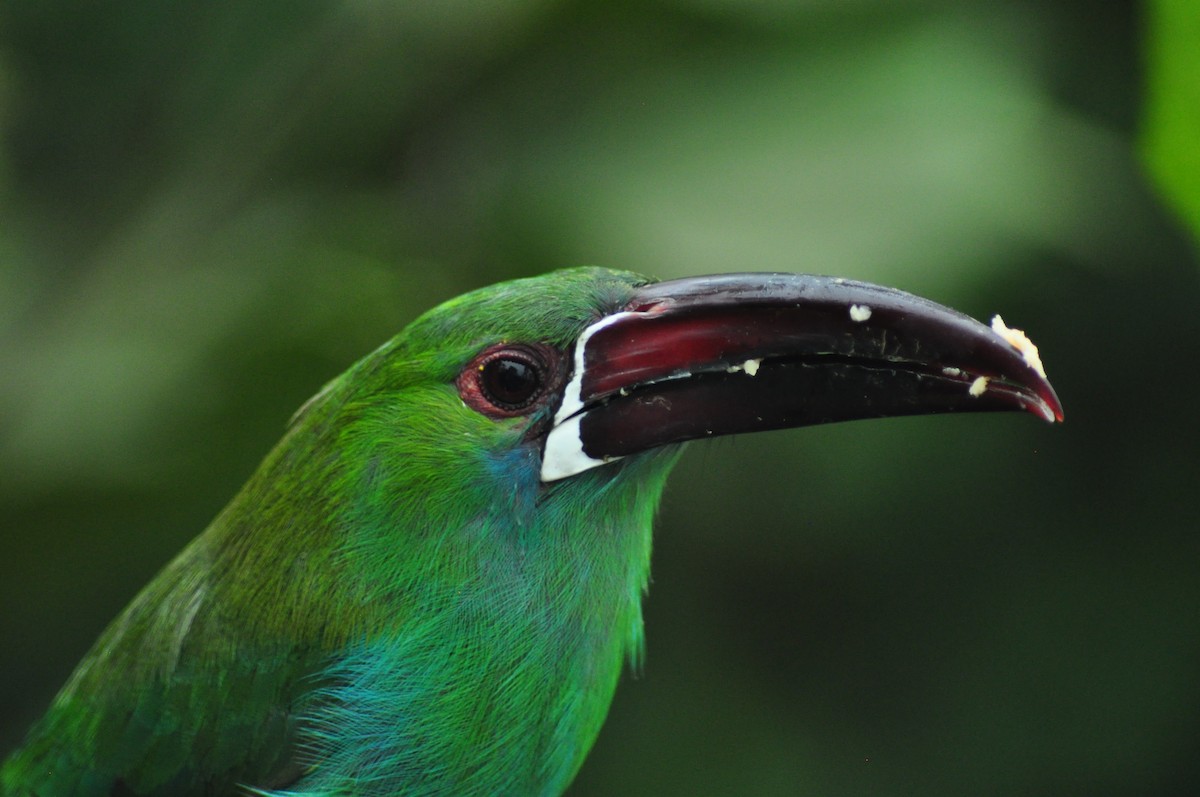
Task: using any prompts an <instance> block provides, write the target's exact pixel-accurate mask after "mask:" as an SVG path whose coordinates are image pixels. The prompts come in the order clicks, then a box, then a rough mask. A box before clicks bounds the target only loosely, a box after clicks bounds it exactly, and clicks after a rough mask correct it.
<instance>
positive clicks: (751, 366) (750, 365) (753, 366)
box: [742, 357, 762, 376]
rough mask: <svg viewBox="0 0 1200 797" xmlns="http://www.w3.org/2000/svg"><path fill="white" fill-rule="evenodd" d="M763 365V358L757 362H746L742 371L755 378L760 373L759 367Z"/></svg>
mask: <svg viewBox="0 0 1200 797" xmlns="http://www.w3.org/2000/svg"><path fill="white" fill-rule="evenodd" d="M761 364H762V358H761V357H759V358H758V359H756V360H746V362H744V363H742V370H743V371H745V372H746V375H747V376H754V375H755V374H757V373H758V366H759V365H761Z"/></svg>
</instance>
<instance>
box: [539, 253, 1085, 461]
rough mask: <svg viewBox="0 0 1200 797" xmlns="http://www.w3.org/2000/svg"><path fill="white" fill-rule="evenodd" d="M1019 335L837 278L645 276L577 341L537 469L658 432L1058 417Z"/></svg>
mask: <svg viewBox="0 0 1200 797" xmlns="http://www.w3.org/2000/svg"><path fill="white" fill-rule="evenodd" d="M994 326H997V327H998V328H999V329H1000V332H1004V333H1006V334H1009V331H1008V330H1006V329H1005V328H1003V326H1002V324H1001V325H996V324H994ZM1026 344H1027V341H1024V340H1023V336H1021V335H1020V334H1019V333H1017V340H1016V342H1015V343H1013V342H1010V340H1009V339H1006V338H1005V337H1003V336H1002V335H1001V334H999V333H998V332H997V331H996V329H993V328H989V327H987V326H984V325H983V324H981V323H979V322H978V321H975V320H974V319H972V318H969V317H968V316H965V315H963V314H961V313H958V312H956V311H954V310H951V309H950V308H948V307H943V306H942V305H939V304H936V303H934V302H931V301H928V300H926V299H922V298H920V297H918V296H913V295H912V294H909V293H905V292H903V291H899V290H895V289H893V288H884V287H881V286H878V285H871V284H868V283H863V282H853V281H850V280H843V279H837V278H833V277H817V276H809V275H801V274H728V275H721V276H712V277H695V278H688V279H681V280H673V281H670V282H661V283H656V284H653V285H647V286H645V287H642V288H640V289H638V290H637V291H636V292H635V294H634V298H633V300H632V301H630V302H629V304H628V305H627V306H626V307H625V309H624V310H623V311H622V312H618V313H615V314H613V315H610V316H607V317H605V318H603V319H601V320H600V321H598V322H596V323H595V324H593V325H592V326H590V327H589V328H588V329H586V330H585V331H584V332H583V334H582V335H581V336H580V338H579V340H578V342H577V343H576V350H575V369H574V372H573V373H572V375H571V378H570V381H569V383H568V385H567V387H566V389H565V391H564V395H563V399H562V402H561V405H560V407H559V409H558V412H557V414H556V415H555V418H554V427H553V428H552V429H551V430H550V433H549V434H548V436H547V438H546V444H545V450H544V452H543V461H542V480H543V481H553V480H556V479H561V478H565V477H567V476H571V475H573V474H575V473H579V472H581V471H584V470H587V469H588V468H592V467H596V466H598V465H602V464H604V463H606V462H608V461H610V460H613V459H617V458H620V457H624V456H629V455H631V454H636V453H638V452H641V451H646V450H648V449H651V448H654V447H657V446H662V445H666V444H669V443H677V442H682V441H685V440H693V439H697V438H704V437H716V436H718V435H727V434H738V433H742V432H756V431H765V430H768V429H782V428H787V427H793V426H812V425H815V424H820V423H830V422H833V421H849V420H856V419H860V418H882V417H888V416H893V415H925V414H932V413H942V412H988V411H1008V410H1025V411H1028V412H1032V413H1033V414H1035V415H1037V416H1039V417H1040V418H1042V419H1044V420H1047V421H1051V422H1053V421H1056V420H1057V421H1061V420H1062V418H1063V412H1062V405H1061V404H1060V403H1059V401H1058V397H1057V396H1056V395H1055V394H1054V389H1053V388H1052V387H1051V386H1050V383H1049V382H1048V381H1046V377H1045V375H1044V373H1042V371H1041V364H1040V361H1038V359H1037V353H1036V349H1034V348H1033V347H1032V345H1031V344H1030V345H1026Z"/></svg>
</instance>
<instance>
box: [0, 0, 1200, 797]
mask: <svg viewBox="0 0 1200 797" xmlns="http://www.w3.org/2000/svg"><path fill="white" fill-rule="evenodd" d="M1193 5H1195V4H1194V3H1192V2H1188V0H1163V2H1161V3H1159V4H1157V5H1156V6H1153V7H1151V6H1147V5H1145V4H1142V3H1133V2H1120V1H1119V0H1114V2H1106V3H1096V2H1084V1H1083V0H1047V1H1044V2H1007V3H996V2H964V1H963V0H957V1H955V2H933V1H932V0H931V1H929V2H921V1H920V0H806V1H804V2H800V1H795V2H779V1H778V0H776V1H772V0H661V1H660V2H649V3H646V2H643V3H632V2H611V3H599V2H551V0H512V1H511V2H505V3H499V2H496V3H480V2H465V1H464V0H443V2H440V3H417V2H400V1H398V0H343V2H334V1H333V0H289V1H288V2H281V1H280V0H256V1H254V2H251V1H250V0H244V1H243V2H224V3H203V2H194V1H193V2H173V3H164V2H161V0H119V1H118V2H116V3H106V4H95V3H88V2H82V0H49V1H48V0H7V2H5V3H3V4H2V5H0V132H2V136H3V138H2V141H0V517H2V523H3V528H2V530H0V751H4V750H7V749H8V748H9V747H11V746H12V745H14V744H16V743H17V741H18V740H19V738H20V735H21V733H22V732H23V730H24V728H25V727H26V726H27V725H28V724H29V723H30V722H31V721H32V720H33V718H34V717H35V716H36V715H38V714H39V713H40V712H41V711H42V710H43V709H44V708H45V706H46V704H47V703H48V702H49V700H50V699H51V697H52V696H53V694H54V692H55V691H56V690H57V688H58V687H59V686H60V685H61V684H62V682H63V681H64V680H65V678H66V677H67V675H68V674H69V673H70V671H71V669H72V667H73V666H74V664H75V662H76V661H77V660H78V659H79V657H80V656H81V655H82V654H83V653H84V652H85V651H86V649H87V648H88V647H89V646H90V644H91V643H92V641H93V640H94V638H95V637H96V635H97V634H98V633H99V632H100V630H101V629H102V628H103V627H104V626H105V624H106V623H107V622H108V621H109V620H110V619H111V618H112V617H113V616H114V615H115V614H116V613H117V612H118V611H119V610H120V609H121V607H122V606H123V605H124V604H125V603H126V602H127V601H128V600H129V599H130V598H131V597H132V595H133V594H134V593H135V592H136V590H137V589H138V588H139V587H140V586H141V585H142V584H143V583H145V582H146V581H147V580H148V579H149V578H150V577H152V576H153V574H154V573H155V572H156V571H157V570H158V568H160V567H161V566H162V565H163V564H164V563H165V562H166V561H167V560H168V559H169V558H170V557H171V556H172V555H173V554H174V553H175V552H176V551H178V550H179V549H180V548H181V547H182V546H183V545H184V543H185V542H186V541H187V540H188V539H190V538H191V537H192V536H193V535H195V534H196V533H197V532H199V531H200V530H201V529H202V528H203V527H204V526H205V525H206V523H207V522H208V521H209V520H210V519H211V518H212V517H213V516H214V515H215V514H216V512H217V511H218V510H219V509H220V508H221V507H222V506H223V504H224V502H225V501H226V500H228V498H229V497H230V496H232V495H233V493H234V492H235V491H236V490H237V489H238V487H239V486H240V484H241V483H242V481H243V480H244V479H245V478H246V476H247V475H248V474H249V473H250V472H251V470H252V469H253V468H254V467H255V465H256V464H257V462H258V460H259V459H260V458H261V457H262V456H263V455H264V454H265V453H266V451H267V450H268V449H269V447H270V446H271V445H272V444H273V443H274V442H275V440H276V439H277V438H278V436H279V435H280V433H281V431H282V429H283V426H284V423H285V422H286V420H287V418H288V416H289V414H290V413H291V412H292V411H293V410H294V409H295V408H296V407H297V406H298V405H299V404H300V403H301V402H303V401H304V399H305V398H307V397H308V396H309V395H310V394H312V393H313V392H315V391H316V390H317V389H318V388H319V387H320V386H321V385H322V384H323V383H324V381H325V380H327V379H328V378H330V377H332V376H333V375H335V374H336V373H338V372H339V371H341V370H342V369H343V368H345V367H346V366H348V365H349V364H350V363H351V362H352V361H353V360H355V359H356V358H357V357H359V356H361V355H362V354H364V353H365V352H367V351H370V350H371V349H373V348H374V347H375V346H376V345H378V344H379V343H380V342H382V341H383V340H385V339H386V338H388V337H390V336H391V335H392V334H394V332H396V331H397V330H398V329H399V328H400V327H402V326H403V325H404V324H405V323H406V322H408V321H409V320H411V319H412V318H413V317H414V316H415V315H416V314H417V313H418V312H420V311H422V310H423V309H425V308H427V307H429V306H432V305H433V304H436V303H438V302H439V301H441V300H444V299H446V298H449V297H451V296H454V295H456V294H458V293H461V292H463V291H465V290H468V289H470V288H473V287H477V286H480V285H483V284H486V283H490V282H494V281H497V280H502V279H509V278H513V277H518V276H526V275H531V274H536V273H540V272H543V271H546V270H549V269H552V268H556V267H560V266H565V265H577V264H581V263H598V264H604V265H612V266H619V267H624V268H630V269H634V270H638V271H643V272H646V273H650V274H654V275H657V276H660V277H664V278H667V277H675V276H681V275H686V274H700V273H709V272H721V271H737V270H766V269H778V270H789V271H811V272H819V273H832V274H838V275H842V276H848V277H856V278H861V279H868V280H873V281H877V282H883V283H887V284H891V285H896V286H898V287H902V288H905V289H908V290H911V291H915V292H918V293H922V294H925V295H927V296H930V297H931V298H934V299H937V300H939V301H942V302H944V303H947V304H951V305H953V306H955V307H958V308H960V309H962V310H964V311H966V312H969V313H971V314H972V315H975V316H977V317H981V318H984V319H986V318H988V317H990V315H991V314H992V313H994V312H1001V313H1003V315H1004V318H1005V320H1006V321H1008V323H1009V324H1010V325H1013V326H1017V327H1021V328H1024V329H1027V330H1028V331H1029V333H1030V335H1031V336H1032V337H1033V339H1034V340H1035V341H1036V342H1037V343H1038V344H1039V345H1040V346H1041V349H1042V354H1043V358H1044V360H1045V361H1046V364H1047V368H1048V370H1049V373H1050V376H1051V378H1052V379H1053V381H1054V384H1055V386H1056V387H1057V388H1058V391H1059V394H1060V396H1061V397H1062V399H1063V402H1064V404H1065V406H1066V411H1067V422H1066V424H1065V425H1063V426H1061V427H1055V428H1052V427H1048V426H1045V425H1043V424H1040V423H1037V422H1035V421H1034V420H1033V419H1031V418H1028V417H1017V416H1007V415H1005V416H975V417H971V416H965V417H950V418H925V419H904V420H892V421H885V422H878V423H865V424H850V425H845V426H831V427H826V428H819V429H809V430H800V431H795V432H789V433H778V434H774V435H766V436H756V437H746V438H739V439H733V440H728V441H717V442H716V443H715V444H708V445H696V446H693V449H692V451H691V452H690V453H689V455H688V456H687V457H685V459H684V463H683V464H682V466H681V467H680V469H679V471H678V472H677V474H676V476H675V477H674V479H673V481H672V484H671V486H670V488H669V492H668V495H667V498H666V502H665V505H664V509H663V512H662V517H661V520H660V523H659V528H658V533H657V540H656V553H655V571H654V572H655V585H654V589H653V591H652V594H651V596H650V598H649V600H648V603H647V624H648V636H649V650H648V658H647V663H646V666H645V671H644V673H643V674H642V675H641V676H639V677H636V678H635V677H626V678H625V679H624V682H623V684H622V686H621V689H620V691H619V693H618V697H617V699H616V702H615V704H614V707H613V711H612V715H611V717H610V719H609V722H608V724H607V725H606V727H605V730H604V732H603V734H602V735H601V738H600V740H599V742H598V744H597V747H596V749H595V751H594V753H593V755H592V757H591V758H590V760H589V761H588V763H587V765H586V766H585V767H584V769H583V771H582V773H581V774H580V777H579V779H578V781H577V782H576V784H575V786H574V787H573V788H572V790H571V794H572V795H573V796H574V797H584V795H645V796H647V797H649V796H651V795H655V796H661V795H673V794H679V795H699V794H703V795H725V794H730V795H741V794H752V795H806V794H812V795H870V796H872V797H876V796H878V795H965V794H971V795H1035V794H1039V795H1040V794H1045V795H1074V794H1078V795H1093V796H1096V795H1190V794H1195V793H1196V789H1197V788H1198V787H1197V785H1196V784H1197V783H1200V535H1198V534H1197V533H1196V531H1197V525H1198V521H1197V506H1198V503H1200V502H1198V500H1197V498H1196V494H1197V489H1198V488H1200V478H1198V476H1200V465H1198V464H1197V461H1198V458H1197V453H1198V452H1200V423H1197V420H1196V417H1195V412H1196V410H1195V405H1196V396H1197V395H1200V369H1198V368H1197V363H1198V362H1200V328H1198V327H1200V313H1198V312H1197V310H1198V308H1200V286H1198V279H1197V276H1198V272H1197V267H1196V259H1195V253H1194V248H1193V245H1192V242H1191V239H1190V238H1189V237H1188V235H1187V234H1185V233H1184V232H1183V230H1184V226H1183V222H1182V221H1176V219H1180V220H1183V219H1188V218H1191V219H1195V218H1196V216H1197V215H1198V214H1197V213H1196V212H1195V211H1196V209H1197V208H1198V207H1200V187H1198V186H1200V167H1198V166H1197V159H1198V158H1200V156H1198V155H1197V153H1200V147H1198V146H1197V142H1198V141H1200V139H1198V138H1197V133H1198V131H1200V125H1198V124H1196V121H1197V120H1196V114H1197V112H1198V111H1200V98H1198V95H1200V88H1198V87H1200V69H1196V68H1195V67H1197V66H1200V63H1198V61H1200V56H1196V55H1195V54H1196V53H1200V24H1198V23H1197V18H1198V17H1197V11H1195V10H1193V9H1192V6H1193ZM1189 70H1190V71H1189ZM1143 151H1144V152H1145V153H1146V154H1147V156H1148V157H1147V160H1146V161H1145V162H1146V163H1150V164H1151V165H1152V166H1153V169H1154V173H1155V174H1158V175H1159V176H1160V177H1161V178H1163V184H1164V185H1165V186H1166V187H1167V189H1168V193H1167V194H1165V195H1166V196H1168V197H1169V198H1170V201H1171V203H1172V204H1171V206H1170V207H1171V208H1173V210H1168V209H1166V207H1165V206H1164V205H1163V204H1162V201H1161V200H1160V199H1158V198H1157V196H1156V189H1155V188H1154V187H1153V185H1152V183H1151V181H1150V179H1149V177H1147V170H1146V169H1145V168H1144V165H1143V160H1142V159H1141V158H1140V156H1139V152H1143ZM1176 214H1178V215H1176Z"/></svg>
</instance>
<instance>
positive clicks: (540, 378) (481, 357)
mask: <svg viewBox="0 0 1200 797" xmlns="http://www.w3.org/2000/svg"><path fill="white" fill-rule="evenodd" d="M560 359H561V357H560V356H559V355H558V352H556V351H555V350H554V349H551V348H549V347H547V346H541V345H523V344H499V345H496V346H491V347H488V348H487V349H485V350H484V351H482V352H481V353H479V354H478V355H477V356H476V357H475V358H474V359H472V360H471V362H469V363H468V364H467V367H466V368H464V369H463V370H462V372H461V373H460V374H459V375H458V380H457V385H458V394H459V396H460V397H461V398H462V400H463V402H464V403H465V404H466V405H467V406H468V407H471V408H472V409H474V410H475V411H476V412H480V413H482V414H484V415H487V416H488V417H490V418H516V417H520V416H523V415H529V414H530V413H532V412H534V411H535V410H537V409H539V408H541V407H542V406H543V405H544V404H545V402H546V399H547V398H548V396H549V395H550V394H551V393H552V391H553V389H554V388H555V387H556V386H557V383H558V382H559V381H560V377H559V374H558V368H557V367H556V366H557V363H558V362H559V360H560Z"/></svg>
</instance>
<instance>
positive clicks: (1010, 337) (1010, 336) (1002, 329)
mask: <svg viewBox="0 0 1200 797" xmlns="http://www.w3.org/2000/svg"><path fill="white" fill-rule="evenodd" d="M992 331H993V332H995V333H996V334H997V335H999V336H1000V337H1002V338H1004V341H1005V342H1006V343H1007V344H1008V345H1009V346H1012V347H1013V348H1014V349H1016V350H1017V351H1019V352H1020V353H1021V358H1022V359H1024V360H1025V364H1026V365H1028V366H1029V367H1030V368H1032V369H1033V370H1035V371H1037V374H1038V376H1040V377H1041V378H1042V379H1045V378H1046V369H1045V368H1044V367H1042V358H1041V356H1039V355H1038V348H1037V346H1034V345H1033V341H1031V340H1030V339H1029V337H1028V336H1027V335H1026V334H1025V333H1024V332H1022V331H1021V330H1019V329H1010V328H1009V327H1008V326H1007V325H1006V324H1005V323H1004V319H1003V318H1001V317H1000V316H999V315H995V316H993V317H992Z"/></svg>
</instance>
